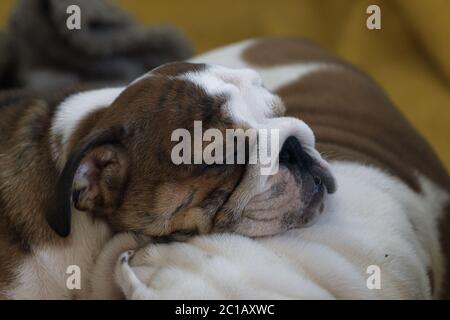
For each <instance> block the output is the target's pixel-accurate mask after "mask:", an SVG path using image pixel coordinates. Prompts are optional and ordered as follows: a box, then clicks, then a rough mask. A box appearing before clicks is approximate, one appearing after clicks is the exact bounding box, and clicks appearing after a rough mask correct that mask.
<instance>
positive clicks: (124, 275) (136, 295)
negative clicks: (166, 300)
mask: <svg viewBox="0 0 450 320" xmlns="http://www.w3.org/2000/svg"><path fill="white" fill-rule="evenodd" d="M134 253H135V252H134V251H133V250H128V251H125V252H124V253H122V254H121V255H120V256H119V258H118V259H117V262H116V267H115V271H114V277H115V280H116V284H117V285H118V286H119V288H120V290H121V291H122V292H123V294H124V295H125V298H126V299H131V300H151V299H157V297H155V296H154V294H153V292H152V290H151V289H150V288H147V286H146V284H145V283H144V282H142V281H141V279H140V278H139V277H138V276H137V274H136V273H135V270H133V268H132V267H131V266H130V260H131V258H132V257H133V256H134Z"/></svg>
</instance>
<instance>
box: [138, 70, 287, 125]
mask: <svg viewBox="0 0 450 320" xmlns="http://www.w3.org/2000/svg"><path fill="white" fill-rule="evenodd" d="M152 80H153V81H154V80H158V81H162V82H164V83H166V82H167V83H170V82H171V81H175V80H178V81H179V80H181V81H184V82H186V86H187V87H190V88H191V90H193V89H194V88H195V89H196V90H195V92H191V93H190V94H191V95H197V96H199V95H200V96H207V97H208V98H210V100H216V99H217V98H219V97H220V101H223V102H224V103H223V106H222V110H223V114H224V115H227V118H228V119H229V120H232V121H233V122H235V123H236V124H243V125H245V126H250V127H256V126H258V125H259V124H261V123H264V122H265V121H266V120H267V119H268V118H271V117H273V116H274V115H278V114H279V113H280V110H277V108H281V109H282V103H281V100H280V99H279V98H278V97H277V96H275V95H273V94H272V93H270V92H269V91H267V90H266V89H265V88H263V87H262V80H261V77H260V75H259V74H258V73H257V72H256V71H254V70H252V69H231V68H227V67H222V66H219V65H208V64H197V63H188V62H175V63H168V64H165V65H162V66H160V67H158V68H156V69H153V70H152V71H151V72H149V73H147V74H145V75H144V76H142V77H140V78H138V79H136V80H135V81H134V82H133V83H132V84H131V85H134V84H136V83H137V82H141V84H143V81H152ZM192 85H194V86H192ZM169 87H170V86H169ZM197 89H199V90H197ZM170 90H183V89H182V88H181V87H180V86H179V85H178V86H174V87H171V89H170ZM170 90H169V91H170ZM184 91H185V90H184ZM176 93H177V92H173V95H175V94H176ZM166 94H170V93H169V92H167V91H166ZM178 96H179V95H178ZM203 107H205V108H207V107H208V105H205V106H203Z"/></svg>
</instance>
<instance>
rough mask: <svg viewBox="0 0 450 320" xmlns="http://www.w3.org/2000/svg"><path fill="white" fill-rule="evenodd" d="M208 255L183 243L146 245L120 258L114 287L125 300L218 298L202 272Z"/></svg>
mask: <svg viewBox="0 0 450 320" xmlns="http://www.w3.org/2000/svg"><path fill="white" fill-rule="evenodd" d="M210 259H211V256H209V255H208V253H206V252H205V251H203V250H201V249H199V248H197V247H195V246H193V245H190V244H187V243H171V244H157V245H155V244H150V245H148V246H147V247H145V248H143V249H141V250H139V251H137V252H135V253H133V252H124V253H123V254H121V255H120V257H119V259H118V261H117V264H116V270H115V278H116V282H117V285H118V286H119V287H120V289H121V290H122V292H123V293H124V295H125V297H126V298H127V299H201V298H213V297H217V298H218V297H219V295H218V293H217V292H216V289H214V287H213V285H212V283H211V282H210V281H209V280H210V277H209V276H208V274H207V273H205V265H207V263H208V260H210Z"/></svg>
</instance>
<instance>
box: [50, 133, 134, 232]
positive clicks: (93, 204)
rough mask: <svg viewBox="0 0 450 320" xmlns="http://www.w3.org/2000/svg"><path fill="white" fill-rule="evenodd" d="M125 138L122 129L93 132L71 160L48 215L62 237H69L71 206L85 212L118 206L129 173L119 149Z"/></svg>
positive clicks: (59, 181) (65, 168)
mask: <svg viewBox="0 0 450 320" xmlns="http://www.w3.org/2000/svg"><path fill="white" fill-rule="evenodd" d="M124 135H125V129H124V128H123V127H122V126H114V127H111V128H109V129H106V130H101V131H98V132H94V133H93V134H90V135H89V136H87V137H86V138H85V139H83V140H82V141H81V142H80V144H79V145H78V147H76V148H75V150H74V151H73V152H72V154H71V155H70V156H69V159H68V161H67V162H66V164H65V166H64V169H63V170H62V172H61V174H60V176H59V179H58V182H57V184H56V189H55V192H54V198H53V201H51V203H50V206H49V208H48V209H47V212H46V219H47V222H48V224H49V225H50V227H51V228H52V229H53V230H54V231H55V232H56V233H57V234H58V235H60V236H61V237H67V236H68V235H69V234H70V225H71V212H72V202H73V205H74V207H76V208H77V209H79V210H86V211H92V210H94V209H96V208H100V207H108V206H114V205H117V201H118V198H119V196H120V193H121V192H122V191H123V187H124V185H125V182H126V181H125V180H126V176H127V171H128V157H127V155H126V152H125V151H124V150H123V148H122V147H121V146H120V140H121V138H123V136H124Z"/></svg>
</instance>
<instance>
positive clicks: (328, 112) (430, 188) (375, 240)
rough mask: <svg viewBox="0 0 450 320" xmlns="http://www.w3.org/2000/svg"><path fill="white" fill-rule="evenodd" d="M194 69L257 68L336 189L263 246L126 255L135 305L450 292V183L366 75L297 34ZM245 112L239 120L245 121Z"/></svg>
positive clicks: (262, 210)
mask: <svg viewBox="0 0 450 320" xmlns="http://www.w3.org/2000/svg"><path fill="white" fill-rule="evenodd" d="M193 62H195V63H207V64H220V65H223V66H226V67H230V68H251V69H253V70H256V71H257V72H258V73H259V74H260V75H261V77H262V83H263V84H264V86H265V87H266V88H268V89H269V90H271V91H273V92H275V93H276V94H277V95H279V96H280V97H281V99H282V101H283V102H284V104H285V106H286V109H287V116H290V117H295V118H297V119H301V120H303V121H305V123H306V124H307V125H308V126H310V127H311V129H312V131H313V132H314V135H315V138H316V147H317V149H318V150H319V152H320V153H321V154H322V155H323V156H324V158H325V159H327V160H328V161H330V163H331V172H332V175H334V178H335V180H336V185H337V191H336V193H335V194H332V195H330V196H329V197H327V198H326V199H325V202H324V204H325V210H324V212H323V214H322V215H320V217H319V218H318V220H317V221H316V222H315V223H314V224H313V225H312V226H310V227H308V228H303V229H294V230H290V231H288V232H286V233H284V234H281V235H278V236H273V237H266V238H261V239H249V238H246V237H243V236H240V235H233V234H220V235H212V236H199V237H195V238H193V239H192V240H190V241H188V242H185V243H168V244H149V245H147V246H143V247H141V248H138V249H137V250H136V251H127V252H125V253H123V254H122V255H121V256H120V259H119V260H118V261H117V263H116V266H115V271H114V274H115V279H116V283H117V284H118V286H119V288H120V290H119V292H123V293H124V295H125V297H126V298H129V299H171V298H186V299H197V298H214V299H215V298H225V299H242V298H243V299H260V298H261V299H264V298H276V299H278V298H281V299H285V298H294V299H302V298H305V299H335V298H338V299H374V298H386V299H430V298H449V297H450V295H449V288H450V282H449V276H450V275H449V273H450V272H449V271H450V270H449V266H448V260H447V259H448V256H449V254H450V242H449V236H450V220H449V213H448V212H449V190H450V180H449V176H448V174H447V172H446V170H445V169H444V167H443V166H442V164H441V163H440V161H439V160H438V158H437V157H436V155H435V153H434V152H433V150H432V149H431V148H430V146H429V145H428V143H427V142H426V141H425V140H424V138H423V137H422V136H421V135H420V134H419V133H418V132H417V131H416V130H415V129H414V128H413V127H412V126H411V125H410V124H409V123H408V122H407V121H406V119H405V118H404V117H403V116H402V114H401V113H400V112H399V111H398V110H397V109H396V108H395V107H394V106H393V105H392V103H391V102H390V101H389V99H388V98H387V97H386V95H385V93H384V92H383V91H382V90H381V89H380V88H379V87H378V86H377V85H376V84H375V83H374V82H373V81H372V80H371V79H370V78H369V77H367V76H366V75H364V74H363V73H361V72H360V71H358V70H356V69H355V68H354V67H352V66H350V65H349V64H347V63H345V62H343V61H341V60H339V59H338V58H336V57H334V56H332V55H330V54H328V53H327V52H325V51H323V50H321V49H320V48H318V47H317V46H315V45H314V44H311V43H309V42H306V41H303V40H298V39H261V40H249V41H244V42H241V43H238V44H234V45H231V46H228V47H225V48H221V49H218V50H215V51H212V52H209V53H206V54H204V55H201V56H199V57H197V58H195V59H194V60H193ZM205 70H206V71H204V72H196V73H191V74H190V75H189V77H188V78H189V79H190V80H191V81H192V82H193V83H196V84H197V85H198V86H199V87H202V86H203V87H204V88H205V90H206V91H207V92H210V93H215V94H218V93H220V92H221V91H220V89H217V87H216V86H218V84H217V83H216V82H215V80H214V76H213V75H212V74H214V73H215V71H214V70H215V68H214V67H206V69H205ZM208 70H210V71H209V72H208ZM228 79H230V78H228ZM224 81H225V82H227V81H226V80H224ZM228 82H229V83H230V84H231V85H233V86H234V89H233V90H234V91H235V94H236V95H242V96H243V95H245V94H246V93H248V92H251V91H254V90H259V89H256V88H259V87H260V82H259V81H256V80H255V82H254V83H253V84H251V85H250V84H246V83H245V80H244V77H243V76H242V77H237V79H233V80H232V81H228ZM222 85H224V84H222ZM244 105H245V104H244V103H242V104H239V105H238V106H236V109H233V114H235V115H237V116H241V115H242V117H243V118H244V117H245V116H244V115H247V111H246V110H247V109H246V108H247V106H244ZM253 107H254V108H255V109H259V110H260V111H254V112H265V111H264V108H262V109H261V107H260V106H259V104H258V103H255V104H254V105H253ZM437 116H438V115H437ZM269 117H271V116H270V115H269ZM244 119H245V118H244ZM280 128H281V129H282V125H281V127H280ZM280 158H281V156H280ZM293 159H294V160H293V163H296V162H299V163H298V165H299V166H301V165H302V163H301V162H302V160H301V158H293ZM281 166H282V167H283V166H284V167H286V165H285V164H284V165H283V164H281ZM287 167H289V165H288V166H287ZM225 181H226V180H224V182H225ZM275 203H276V202H275ZM263 204H264V205H263V206H258V207H257V210H256V211H252V212H251V213H250V212H249V213H248V214H247V216H253V217H255V219H258V217H259V218H261V219H265V220H266V222H272V223H273V224H275V225H276V223H277V221H276V219H273V216H272V215H271V213H270V211H271V209H273V208H272V206H271V204H270V202H267V203H263ZM244 216H245V214H244ZM124 242H128V243H129V247H132V246H133V245H132V244H131V243H132V242H133V241H132V240H131V239H130V237H129V236H127V235H120V236H118V237H117V238H116V239H113V240H112V241H111V243H110V244H109V245H107V246H106V248H105V251H104V255H103V258H104V259H103V260H102V259H99V262H100V264H99V270H100V269H101V270H107V269H108V267H109V268H112V267H111V266H112V265H114V261H115V257H116V256H117V255H118V252H119V251H120V249H123V248H124V247H120V245H118V244H119V243H124ZM107 257H109V258H107ZM107 273H108V272H107ZM97 288H99V290H100V291H99V295H100V296H101V295H102V294H104V293H105V292H113V291H114V290H113V286H112V285H111V282H108V281H103V282H101V283H99V284H98V286H97Z"/></svg>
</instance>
